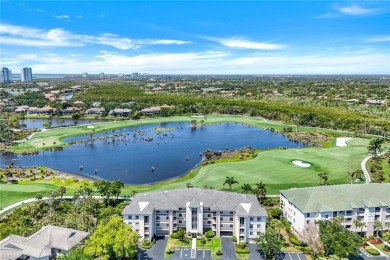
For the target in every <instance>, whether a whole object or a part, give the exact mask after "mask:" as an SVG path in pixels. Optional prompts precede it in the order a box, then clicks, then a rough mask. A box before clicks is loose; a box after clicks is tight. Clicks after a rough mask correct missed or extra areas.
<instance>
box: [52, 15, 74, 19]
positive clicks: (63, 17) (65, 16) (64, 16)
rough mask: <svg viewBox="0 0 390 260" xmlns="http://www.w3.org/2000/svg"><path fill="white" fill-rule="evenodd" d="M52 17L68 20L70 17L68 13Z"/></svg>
mask: <svg viewBox="0 0 390 260" xmlns="http://www.w3.org/2000/svg"><path fill="white" fill-rule="evenodd" d="M53 17H54V18H57V19H63V20H68V19H70V16H69V15H65V14H63V15H53Z"/></svg>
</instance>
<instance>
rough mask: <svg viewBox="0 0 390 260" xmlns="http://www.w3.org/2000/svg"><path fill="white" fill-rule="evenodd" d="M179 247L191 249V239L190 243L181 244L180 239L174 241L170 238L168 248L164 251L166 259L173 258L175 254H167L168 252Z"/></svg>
mask: <svg viewBox="0 0 390 260" xmlns="http://www.w3.org/2000/svg"><path fill="white" fill-rule="evenodd" d="M179 247H185V248H190V247H191V239H189V240H188V243H184V242H181V241H180V240H178V239H173V238H171V237H169V238H168V242H167V246H166V247H165V251H164V257H166V258H170V257H172V256H173V254H167V250H169V249H173V250H174V249H175V248H179Z"/></svg>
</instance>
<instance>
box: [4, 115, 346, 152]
mask: <svg viewBox="0 0 390 260" xmlns="http://www.w3.org/2000/svg"><path fill="white" fill-rule="evenodd" d="M193 119H194V118H192V117H189V116H175V117H160V118H148V119H141V120H124V121H113V122H104V123H98V124H94V128H93V129H95V131H94V133H99V132H104V131H108V130H112V129H117V128H123V127H129V126H137V125H143V124H158V123H164V122H183V121H188V122H190V121H191V120H193ZM195 119H196V120H197V121H198V122H200V121H201V120H204V123H206V124H213V123H219V122H238V123H244V124H249V125H254V126H257V127H261V128H274V129H276V130H279V131H281V130H282V129H283V128H285V127H287V126H289V125H285V124H282V123H279V122H272V121H267V120H265V119H262V118H256V117H243V116H214V115H210V116H206V117H205V118H195ZM298 131H302V132H314V131H322V132H327V133H333V134H344V135H352V133H349V132H345V131H338V130H331V129H320V128H315V127H298ZM90 133H92V129H91V128H88V127H87V126H86V125H82V126H69V127H61V128H54V129H50V130H47V131H43V132H39V133H36V134H34V135H33V136H32V137H31V138H30V139H29V140H27V141H25V142H21V143H19V144H16V145H14V146H12V147H11V151H12V152H14V153H22V152H24V151H27V152H30V151H36V150H42V149H43V148H46V149H48V148H51V147H54V142H56V144H55V146H61V145H66V144H64V143H63V142H62V141H61V139H62V138H65V137H69V136H75V135H86V134H90ZM43 144H44V145H43Z"/></svg>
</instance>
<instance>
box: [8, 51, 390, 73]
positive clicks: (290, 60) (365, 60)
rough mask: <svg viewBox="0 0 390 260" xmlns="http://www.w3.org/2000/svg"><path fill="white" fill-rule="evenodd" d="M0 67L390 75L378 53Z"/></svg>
mask: <svg viewBox="0 0 390 260" xmlns="http://www.w3.org/2000/svg"><path fill="white" fill-rule="evenodd" d="M3 56H5V57H4V59H2V60H1V61H0V66H2V65H8V66H9V67H10V68H11V70H14V69H16V70H17V69H19V68H20V67H21V65H22V64H23V66H26V65H28V66H31V67H32V68H33V71H34V72H35V73H75V74H79V73H81V72H82V71H85V70H86V69H87V70H88V72H89V73H100V72H102V71H103V72H105V73H130V72H133V71H141V72H147V73H152V74H153V73H155V74H389V73H390V71H389V68H388V54H386V53H385V52H379V51H371V52H369V51H367V50H365V51H363V52H357V51H355V52H347V53H344V54H334V55H326V54H323V55H283V54H273V55H272V54H271V55H269V54H268V55H266V56H265V55H262V54H261V53H249V54H246V55H245V56H242V57H236V56H234V54H233V53H231V52H226V51H204V52H185V53H150V54H139V55H124V54H120V53H116V52H108V51H100V52H99V53H98V54H96V55H94V56H89V57H88V59H86V58H87V56H85V55H70V54H69V55H57V54H53V53H44V52H43V53H36V54H25V55H12V54H11V53H8V54H5V55H3Z"/></svg>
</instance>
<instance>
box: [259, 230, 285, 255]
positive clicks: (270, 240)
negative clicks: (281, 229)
mask: <svg viewBox="0 0 390 260" xmlns="http://www.w3.org/2000/svg"><path fill="white" fill-rule="evenodd" d="M256 243H257V246H258V248H259V249H260V250H261V251H262V252H263V253H264V257H265V259H274V258H275V256H276V255H277V254H278V253H279V251H280V250H281V249H282V245H283V240H282V238H281V237H280V236H279V234H276V233H275V232H273V231H272V230H271V229H267V230H266V232H265V233H263V234H261V235H260V236H259V237H258V238H257V239H256Z"/></svg>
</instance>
